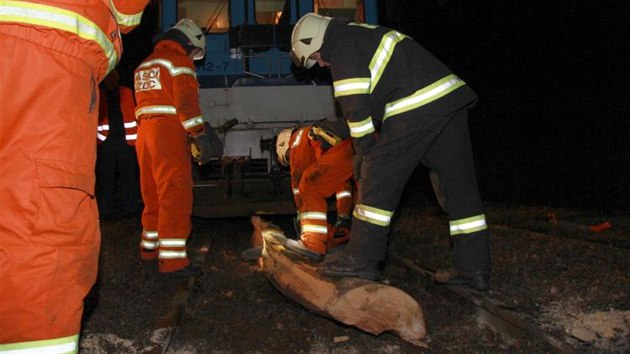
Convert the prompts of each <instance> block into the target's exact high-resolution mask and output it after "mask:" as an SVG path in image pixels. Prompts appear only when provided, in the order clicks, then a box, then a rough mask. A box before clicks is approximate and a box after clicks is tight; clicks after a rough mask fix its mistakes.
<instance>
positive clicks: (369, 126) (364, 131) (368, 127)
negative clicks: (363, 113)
mask: <svg viewBox="0 0 630 354" xmlns="http://www.w3.org/2000/svg"><path fill="white" fill-rule="evenodd" d="M348 127H349V128H350V136H352V137H353V138H360V137H363V136H366V135H368V134H370V133H373V132H374V131H375V129H374V124H373V123H372V117H367V118H366V119H364V120H362V121H360V122H348Z"/></svg>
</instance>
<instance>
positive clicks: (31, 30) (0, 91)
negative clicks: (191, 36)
mask: <svg viewBox="0 0 630 354" xmlns="http://www.w3.org/2000/svg"><path fill="white" fill-rule="evenodd" d="M110 3H112V2H110V1H103V0H85V1H1V2H0V48H2V55H1V56H0V107H1V108H0V116H1V117H0V161H2V164H1V167H0V201H1V202H0V215H1V217H0V352H4V351H12V350H18V349H19V350H23V351H24V352H29V353H40V352H41V353H44V352H55V353H72V352H77V351H78V338H79V332H80V325H81V315H82V312H83V298H84V297H85V295H86V294H87V292H88V291H89V289H90V288H91V287H92V285H93V284H94V281H95V280H96V273H97V265H98V252H99V246H100V231H99V225H98V215H97V207H96V203H95V200H94V196H93V195H94V164H95V157H96V144H95V143H94V140H95V139H96V136H95V135H96V125H97V115H98V107H97V104H98V88H97V84H98V82H99V81H100V80H101V79H102V78H103V77H104V76H105V75H106V74H107V72H108V71H110V70H111V69H113V67H114V66H115V65H116V62H117V60H118V58H119V57H120V53H121V50H122V46H121V42H122V41H121V38H120V35H119V26H118V24H117V22H124V23H125V24H126V25H127V26H129V27H131V26H132V25H134V24H137V23H139V21H140V17H141V14H142V10H143V9H144V6H145V5H146V3H147V1H146V0H143V1H124V2H123V1H114V2H113V3H115V4H116V5H120V6H117V7H116V9H114V8H113V7H112V8H110V6H111V5H110ZM123 3H124V4H123Z"/></svg>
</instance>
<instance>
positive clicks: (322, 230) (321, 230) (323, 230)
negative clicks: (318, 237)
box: [302, 224, 328, 235]
mask: <svg viewBox="0 0 630 354" xmlns="http://www.w3.org/2000/svg"><path fill="white" fill-rule="evenodd" d="M307 232H308V233H314V234H322V235H328V227H326V226H322V225H311V224H305V225H302V233H307Z"/></svg>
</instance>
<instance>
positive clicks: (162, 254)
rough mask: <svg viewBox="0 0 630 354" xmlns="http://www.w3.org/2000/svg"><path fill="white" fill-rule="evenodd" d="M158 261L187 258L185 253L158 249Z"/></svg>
mask: <svg viewBox="0 0 630 354" xmlns="http://www.w3.org/2000/svg"><path fill="white" fill-rule="evenodd" d="M158 258H159V259H175V258H187V256H186V251H168V250H163V249H160V250H159V251H158Z"/></svg>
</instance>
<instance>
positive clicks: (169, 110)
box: [136, 106, 177, 118]
mask: <svg viewBox="0 0 630 354" xmlns="http://www.w3.org/2000/svg"><path fill="white" fill-rule="evenodd" d="M153 113H160V114H177V109H176V108H175V107H174V106H146V107H140V108H138V109H136V118H140V116H141V115H143V114H153Z"/></svg>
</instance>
